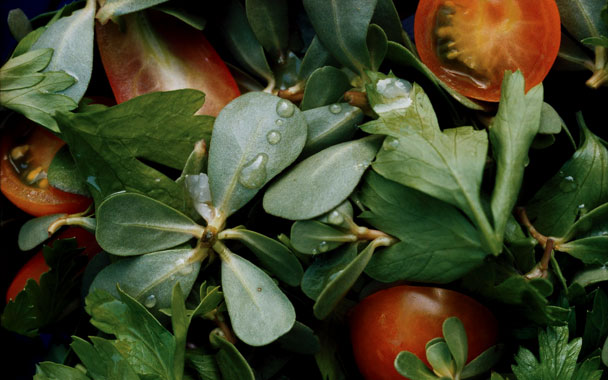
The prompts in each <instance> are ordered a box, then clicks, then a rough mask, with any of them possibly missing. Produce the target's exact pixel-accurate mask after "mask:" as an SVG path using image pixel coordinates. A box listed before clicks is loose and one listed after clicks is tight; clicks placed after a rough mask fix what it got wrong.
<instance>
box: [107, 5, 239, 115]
mask: <svg viewBox="0 0 608 380" xmlns="http://www.w3.org/2000/svg"><path fill="white" fill-rule="evenodd" d="M123 20H124V25H123V27H124V32H123V31H122V30H121V27H120V26H119V25H116V24H114V23H113V22H108V23H107V24H105V25H101V24H100V23H97V25H96V28H95V34H96V35H97V46H98V47H99V52H100V55H101V60H102V62H103V66H104V69H105V71H106V75H107V77H108V80H109V82H110V86H111V87H112V91H113V92H114V96H115V97H116V101H117V102H118V103H122V102H124V101H126V100H129V99H131V98H134V97H136V96H138V95H142V94H146V93H149V92H154V91H170V90H177V89H182V88H194V89H198V90H201V91H203V92H204V93H205V104H204V105H203V107H202V108H201V109H200V110H199V113H200V114H205V115H212V116H217V114H218V113H219V111H220V110H221V109H222V108H223V107H224V106H225V105H226V104H228V103H229V102H230V101H231V100H232V99H234V98H236V97H237V96H239V94H240V92H239V89H238V86H237V84H236V82H235V80H234V78H233V77H232V75H231V74H230V71H229V70H228V68H227V67H226V65H225V64H224V62H223V61H222V60H221V58H220V56H219V55H218V54H217V52H216V51H215V50H214V49H213V47H212V46H211V44H210V43H209V42H208V41H207V39H206V38H205V36H204V35H203V33H202V32H200V31H198V30H196V29H194V28H192V27H190V26H188V25H186V24H185V23H184V22H182V21H179V20H177V19H175V18H174V17H171V16H167V15H163V14H160V13H157V12H138V13H136V14H132V15H126V16H124V17H123Z"/></svg>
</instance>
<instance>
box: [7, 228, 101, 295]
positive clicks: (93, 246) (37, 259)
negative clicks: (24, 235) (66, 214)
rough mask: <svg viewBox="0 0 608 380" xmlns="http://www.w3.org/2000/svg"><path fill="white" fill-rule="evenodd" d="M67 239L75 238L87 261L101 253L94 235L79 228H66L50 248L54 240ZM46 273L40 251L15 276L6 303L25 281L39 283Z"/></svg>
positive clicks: (47, 269)
mask: <svg viewBox="0 0 608 380" xmlns="http://www.w3.org/2000/svg"><path fill="white" fill-rule="evenodd" d="M68 238H76V241H77V242H78V247H79V248H84V251H83V252H82V254H83V255H85V256H87V258H88V259H89V260H90V259H92V258H93V256H95V255H96V254H98V253H99V252H101V247H100V246H99V245H98V244H97V241H96V240H95V235H93V234H92V233H90V232H88V231H87V230H85V229H82V228H80V227H68V228H66V229H65V230H63V231H62V232H61V233H59V234H58V235H57V237H55V238H53V240H52V241H51V242H50V243H49V245H50V246H52V245H53V243H52V242H53V241H55V240H58V239H68ZM48 271H49V266H48V265H47V263H46V261H45V260H44V255H43V253H42V250H40V251H38V252H37V253H36V254H35V255H34V256H32V258H31V259H29V260H28V261H27V262H26V263H25V264H24V265H23V266H22V267H21V269H19V272H17V274H16V275H15V278H14V279H13V281H12V282H11V284H10V286H9V287H8V290H7V291H6V303H9V301H10V300H14V299H15V298H16V297H17V294H19V292H21V291H22V290H23V289H24V288H25V285H26V283H27V280H29V279H30V278H31V279H33V280H34V281H36V282H40V276H42V274H43V273H46V272H48Z"/></svg>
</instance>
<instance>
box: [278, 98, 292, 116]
mask: <svg viewBox="0 0 608 380" xmlns="http://www.w3.org/2000/svg"><path fill="white" fill-rule="evenodd" d="M295 108H296V106H294V105H293V103H292V102H290V101H289V100H285V99H281V100H279V102H278V103H277V115H279V116H281V117H291V116H292V115H293V113H294V111H295Z"/></svg>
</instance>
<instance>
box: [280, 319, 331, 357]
mask: <svg viewBox="0 0 608 380" xmlns="http://www.w3.org/2000/svg"><path fill="white" fill-rule="evenodd" d="M277 344H278V345H279V347H281V348H282V349H284V350H287V351H290V352H295V353H297V354H303V355H314V354H316V353H318V352H319V351H320V350H321V342H320V341H319V338H318V337H317V336H316V335H315V332H314V330H313V329H311V328H310V327H308V326H306V325H305V324H303V323H300V322H298V321H296V323H294V325H293V328H292V329H291V330H289V332H288V333H287V334H285V335H283V336H282V337H280V338H279V339H277Z"/></svg>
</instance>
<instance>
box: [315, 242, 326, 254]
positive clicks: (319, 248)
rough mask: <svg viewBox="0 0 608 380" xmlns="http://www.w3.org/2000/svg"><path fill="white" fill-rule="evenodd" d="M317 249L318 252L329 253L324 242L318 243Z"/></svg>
mask: <svg viewBox="0 0 608 380" xmlns="http://www.w3.org/2000/svg"><path fill="white" fill-rule="evenodd" d="M317 249H318V250H319V252H327V251H329V244H327V242H326V241H322V242H320V243H319V246H318V247H317Z"/></svg>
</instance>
